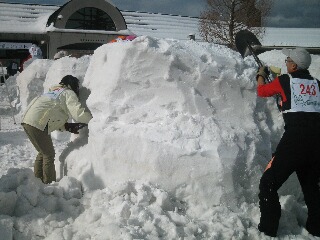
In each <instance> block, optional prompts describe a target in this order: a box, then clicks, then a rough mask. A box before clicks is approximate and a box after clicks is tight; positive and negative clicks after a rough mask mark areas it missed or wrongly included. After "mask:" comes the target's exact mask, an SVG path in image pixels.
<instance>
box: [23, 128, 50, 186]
mask: <svg viewBox="0 0 320 240" xmlns="http://www.w3.org/2000/svg"><path fill="white" fill-rule="evenodd" d="M22 126H23V128H24V131H25V132H26V133H27V135H28V137H29V139H30V141H31V143H32V144H33V146H34V147H35V148H36V150H37V151H38V155H37V157H36V160H35V163H34V175H35V176H36V177H37V178H40V179H41V180H42V182H43V183H46V184H47V183H51V182H53V181H56V170H55V166H54V156H55V152H54V147H53V143H52V139H51V136H50V135H49V134H48V129H47V128H46V129H45V130H44V131H41V130H39V129H38V128H35V127H32V126H30V125H28V124H25V123H23V124H22Z"/></svg>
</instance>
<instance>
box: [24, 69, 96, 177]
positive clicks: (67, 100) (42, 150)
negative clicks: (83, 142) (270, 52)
mask: <svg viewBox="0 0 320 240" xmlns="http://www.w3.org/2000/svg"><path fill="white" fill-rule="evenodd" d="M78 95H79V80H78V79H77V78H76V77H74V76H71V75H67V76H65V77H63V78H62V80H61V82H60V83H59V85H56V86H53V87H51V88H50V89H49V91H48V92H47V93H44V94H43V95H42V96H40V97H36V98H35V99H34V100H32V102H31V103H30V104H29V106H28V107H27V110H26V112H25V114H24V116H23V119H22V126H23V128H24V130H25V132H26V133H27V135H28V137H29V139H30V141H31V143H32V144H33V146H34V147H35V148H36V150H37V151H38V155H37V157H36V160H35V164H34V173H35V176H36V177H37V178H40V179H41V180H42V182H44V183H51V182H53V181H56V171H55V166H54V157H55V151H54V147H53V143H52V139H51V136H50V133H51V132H52V131H55V130H60V131H64V130H67V131H69V132H72V133H78V130H79V128H80V126H81V125H80V124H71V123H67V121H68V119H69V118H70V117H71V118H72V119H74V120H75V121H76V122H79V123H85V124H87V123H89V121H90V120H91V118H92V116H91V114H90V113H89V112H87V111H85V109H84V108H82V107H81V103H80V102H79V99H78Z"/></svg>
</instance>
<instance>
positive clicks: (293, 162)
mask: <svg viewBox="0 0 320 240" xmlns="http://www.w3.org/2000/svg"><path fill="white" fill-rule="evenodd" d="M282 52H283V53H284V54H285V55H286V56H287V58H286V59H285V62H286V67H287V72H288V74H284V75H282V76H279V77H277V78H275V79H274V80H273V81H272V82H271V83H269V84H265V78H266V76H267V74H268V71H267V68H266V67H265V66H263V67H261V68H260V69H259V71H258V73H257V81H258V87H257V93H258V96H259V97H270V96H274V95H275V94H280V95H281V98H282V113H283V119H284V123H285V132H284V134H283V136H282V138H281V140H280V142H279V144H278V146H277V148H276V151H275V154H274V157H273V158H272V160H271V161H270V162H269V164H268V166H267V168H266V169H265V171H264V173H263V175H262V177H261V180H260V185H259V189H260V193H259V199H260V201H259V204H260V212H261V218H260V224H259V226H258V228H259V230H260V231H261V232H264V233H265V234H266V235H269V236H272V237H275V236H276V235H277V231H278V225H279V219H280V216H281V205H280V203H279V196H278V193H277V191H278V189H279V188H280V187H281V185H282V184H283V183H284V182H285V181H286V180H287V179H288V177H289V176H290V175H291V174H292V173H293V172H296V174H297V176H298V180H299V182H300V185H301V188H302V192H303V194H304V200H305V203H306V205H307V207H308V219H307V223H306V229H307V230H308V231H309V233H311V234H312V235H314V236H320V185H319V182H320V157H319V156H320V147H319V146H320V82H319V80H317V79H315V78H314V77H312V76H311V75H310V73H309V71H308V68H309V66H310V64H311V56H310V54H309V53H308V52H307V51H306V50H305V49H303V48H296V49H292V50H289V49H284V50H282Z"/></svg>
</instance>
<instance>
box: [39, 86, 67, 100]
mask: <svg viewBox="0 0 320 240" xmlns="http://www.w3.org/2000/svg"><path fill="white" fill-rule="evenodd" d="M63 91H64V88H56V89H53V90H52V91H49V92H46V93H44V94H43V96H47V97H49V98H51V99H57V98H58V97H59V95H60V94H61V93H62V92H63Z"/></svg>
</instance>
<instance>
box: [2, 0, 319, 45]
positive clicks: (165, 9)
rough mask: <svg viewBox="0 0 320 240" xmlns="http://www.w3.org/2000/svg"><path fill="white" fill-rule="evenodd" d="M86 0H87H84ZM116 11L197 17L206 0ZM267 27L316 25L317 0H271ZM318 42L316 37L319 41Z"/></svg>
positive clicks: (120, 3) (145, 2) (146, 0)
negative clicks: (271, 7)
mask: <svg viewBox="0 0 320 240" xmlns="http://www.w3.org/2000/svg"><path fill="white" fill-rule="evenodd" d="M0 1H2V2H20V3H42V4H52V5H61V4H63V3H65V2H66V0H0ZM88 1H90V0H88ZM112 2H113V3H114V4H115V5H116V6H117V7H118V8H119V9H120V10H132V11H141V12H153V13H169V14H177V15H184V16H195V17H197V16H199V14H200V12H201V11H203V10H205V7H206V0H112ZM268 26H269V27H302V28H303V27H315V28H320V0H275V4H274V7H273V9H272V13H271V15H270V17H269V20H268ZM319 41H320V40H319Z"/></svg>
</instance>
